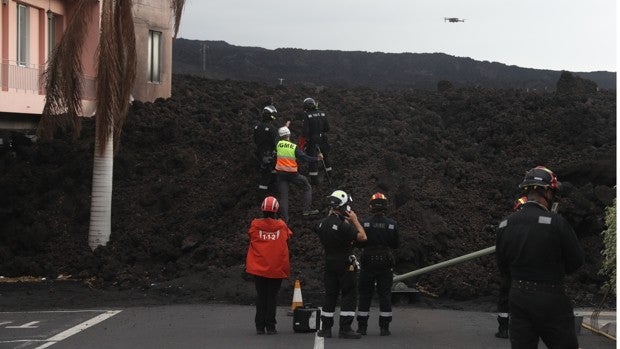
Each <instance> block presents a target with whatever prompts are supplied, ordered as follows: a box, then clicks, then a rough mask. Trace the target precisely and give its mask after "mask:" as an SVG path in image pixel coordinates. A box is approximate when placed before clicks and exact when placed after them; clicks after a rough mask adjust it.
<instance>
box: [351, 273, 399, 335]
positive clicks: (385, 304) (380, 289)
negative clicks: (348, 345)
mask: <svg viewBox="0 0 620 349" xmlns="http://www.w3.org/2000/svg"><path fill="white" fill-rule="evenodd" d="M393 277H394V274H393V273H392V269H376V270H375V269H364V268H362V270H361V272H360V280H359V293H360V300H359V306H358V308H357V310H358V314H357V323H358V324H359V325H360V326H363V327H366V326H368V317H369V314H368V312H369V311H370V303H371V301H372V296H373V294H374V293H375V282H376V283H377V296H378V297H379V327H381V328H387V327H389V325H390V322H392V302H391V299H390V298H391V296H392V279H393Z"/></svg>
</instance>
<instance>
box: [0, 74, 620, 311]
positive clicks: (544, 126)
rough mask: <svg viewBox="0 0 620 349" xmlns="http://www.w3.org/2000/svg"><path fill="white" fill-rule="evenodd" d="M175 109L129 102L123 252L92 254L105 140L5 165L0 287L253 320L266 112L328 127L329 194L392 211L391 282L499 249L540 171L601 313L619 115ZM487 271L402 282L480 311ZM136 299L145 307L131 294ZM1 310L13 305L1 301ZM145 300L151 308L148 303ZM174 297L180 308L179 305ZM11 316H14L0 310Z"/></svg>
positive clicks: (337, 95) (581, 283) (300, 241)
mask: <svg viewBox="0 0 620 349" xmlns="http://www.w3.org/2000/svg"><path fill="white" fill-rule="evenodd" d="M173 86H174V90H173V97H172V98H170V99H167V100H157V101H156V102H154V103H141V102H135V103H134V104H133V106H132V108H131V110H130V114H129V116H128V118H127V122H126V125H125V127H124V130H123V133H122V139H121V141H120V147H119V150H118V153H117V155H116V157H115V163H114V194H113V212H112V230H113V233H112V237H111V241H110V243H109V244H108V246H106V247H101V248H98V249H97V250H96V251H94V252H91V251H90V249H89V247H88V246H87V234H88V225H89V222H88V220H89V207H90V203H89V196H90V184H91V172H92V153H93V128H94V125H93V122H92V120H84V121H83V126H84V127H83V132H82V134H81V136H80V137H79V139H78V140H77V142H75V143H73V144H72V143H71V141H70V137H66V138H63V137H59V138H56V139H54V140H50V141H40V142H38V143H36V144H33V145H28V144H20V145H19V146H17V147H16V148H14V149H12V150H7V149H3V150H2V152H1V153H0V163H1V164H2V168H3V171H0V198H2V200H1V201H0V275H3V276H5V277H11V276H20V275H33V276H52V277H55V276H56V275H58V274H64V275H73V278H79V279H81V280H84V281H85V282H87V283H88V285H90V286H91V287H93V288H94V289H106V290H124V291H123V292H125V291H126V290H141V291H140V292H142V293H140V292H138V293H139V294H140V295H142V294H156V295H158V296H160V297H162V298H163V299H169V300H172V299H179V300H182V301H192V300H193V301H196V300H201V301H203V300H225V301H232V302H240V303H249V302H251V301H252V300H253V288H252V285H251V282H250V281H249V280H248V278H247V276H246V275H245V274H244V272H243V263H244V261H245V253H246V250H247V244H248V239H247V233H246V232H247V228H248V225H249V222H250V220H251V218H252V217H254V216H256V215H258V206H259V202H260V199H261V198H259V197H257V194H256V193H255V187H256V172H255V165H254V159H253V155H252V154H253V150H254V146H253V143H252V137H251V135H252V127H253V125H254V124H255V122H256V121H257V116H258V114H259V111H260V110H261V109H262V107H263V106H264V104H265V103H266V101H272V102H273V103H274V104H275V106H276V107H277V108H278V111H279V115H280V117H281V119H284V118H286V117H291V118H292V119H293V123H292V126H291V129H292V132H293V137H294V138H295V137H296V136H297V135H298V134H299V131H300V128H301V125H300V121H299V115H300V113H301V106H302V101H303V99H304V98H305V97H308V96H312V97H314V98H315V99H317V100H318V101H319V103H320V105H321V107H322V108H324V109H325V110H326V111H327V112H328V114H329V118H330V122H331V128H332V130H331V132H330V135H329V136H330V141H331V145H332V159H333V164H334V176H333V178H332V180H333V182H334V184H333V185H331V186H330V185H328V183H326V182H323V183H322V184H321V185H319V186H318V187H316V188H315V190H314V202H315V204H316V206H318V207H321V206H322V205H323V198H324V197H325V196H326V195H328V194H329V193H330V192H331V191H332V190H334V189H336V188H338V189H343V190H345V191H347V192H349V193H351V194H352V196H353V198H355V201H354V209H355V210H356V211H357V212H358V214H359V215H360V216H365V215H367V214H368V211H367V201H366V200H367V198H368V197H369V195H371V194H372V193H373V192H375V191H377V190H380V191H383V192H385V194H386V195H387V196H388V197H389V198H390V199H391V207H392V212H391V215H392V216H393V217H394V218H395V219H397V220H398V221H399V223H400V226H401V237H402V244H401V248H400V249H399V250H398V252H397V253H396V256H397V260H398V262H397V267H396V270H395V271H396V272H397V273H399V274H400V273H404V272H408V271H410V270H413V269H417V268H420V267H425V266H427V265H430V264H433V263H437V262H441V261H444V260H447V259H450V258H454V257H457V256H460V255H463V254H467V253H471V252H474V251H476V250H479V249H483V248H486V247H489V246H492V245H493V244H494V241H495V240H494V239H495V236H494V233H493V229H492V226H493V225H494V224H496V223H497V222H498V221H499V220H500V219H501V218H502V216H504V215H505V214H507V213H508V212H509V211H510V209H511V207H512V204H513V201H514V200H515V199H516V198H517V197H518V194H519V192H518V189H517V185H518V183H519V182H520V180H521V178H522V175H523V173H524V171H525V170H527V169H529V168H531V167H533V166H536V165H546V166H548V167H549V168H551V169H553V170H554V171H555V172H556V173H557V174H558V176H559V179H560V181H562V182H563V183H564V188H565V190H564V192H563V193H562V199H561V205H560V212H561V213H563V215H564V216H565V217H566V218H567V219H568V220H569V222H570V223H571V224H572V225H573V227H574V228H575V230H576V232H577V235H578V237H579V239H580V242H581V243H582V245H583V246H584V249H585V251H586V252H587V260H586V265H585V266H584V267H583V268H582V269H581V270H580V271H579V272H578V273H577V275H575V276H573V277H571V278H570V279H569V284H570V286H571V287H570V295H571V297H573V299H574V300H576V301H577V302H578V303H580V304H582V305H591V304H594V303H596V302H598V301H600V295H599V294H598V293H597V292H599V291H598V290H599V289H600V286H601V285H602V283H603V281H604V280H603V277H602V276H600V275H598V273H597V272H598V270H599V268H600V265H601V253H600V251H601V250H602V248H603V247H602V241H601V237H600V233H601V231H602V230H603V229H604V226H603V215H604V208H605V206H606V205H608V204H609V203H610V202H611V200H612V199H613V198H614V197H615V189H614V186H615V185H616V172H615V171H616V170H615V169H616V138H615V136H616V99H615V93H613V92H607V91H601V92H596V93H589V94H588V95H587V97H584V96H583V95H580V94H577V95H574V94H573V95H562V96H559V95H555V94H550V93H528V92H525V91H521V90H486V89H454V88H441V89H440V90H441V92H431V91H415V90H402V91H396V92H389V93H388V92H378V91H374V90H371V89H367V88H356V89H348V90H344V89H342V90H341V89H334V88H321V89H314V88H310V87H307V86H292V85H291V86H287V85H283V86H277V87H271V86H266V85H261V84H258V83H248V82H233V81H216V80H206V79H201V78H197V77H190V76H174V83H173ZM300 199H301V193H300V191H299V190H295V189H293V190H292V198H291V204H290V205H291V222H290V225H291V227H292V230H293V232H294V236H293V239H292V241H291V243H290V249H291V263H292V273H293V274H292V275H291V280H288V281H287V282H285V283H284V284H283V292H281V297H282V302H283V303H284V304H286V302H289V301H290V295H291V293H290V292H288V291H291V292H292V284H293V281H294V279H295V278H299V279H300V280H302V284H303V286H302V287H303V289H304V298H305V299H308V300H311V301H312V302H315V303H316V302H319V301H320V298H319V295H320V292H321V268H322V265H323V262H322V251H321V248H320V247H319V244H318V239H317V238H316V236H315V235H314V234H313V232H312V226H313V225H314V224H315V223H316V222H317V221H318V220H319V219H320V216H317V217H313V218H303V217H302V216H301V204H300ZM497 279H498V278H497V270H496V267H495V261H494V257H493V256H485V257H482V258H479V259H477V260H472V261H469V262H466V263H464V264H461V265H456V266H452V267H448V268H444V269H441V270H438V271H436V272H433V273H429V274H425V275H421V276H419V277H417V278H416V279H411V280H408V283H409V284H410V285H417V287H419V288H420V289H423V290H425V292H426V293H428V294H435V295H438V296H440V297H442V298H446V299H448V298H449V299H455V300H471V299H476V298H484V297H491V299H492V298H493V296H494V295H496V293H497V289H498V280H497ZM136 292H137V291H136ZM4 296H5V294H3V297H4ZM140 297H142V296H140ZM167 297H168V298H167ZM5 299H7V298H5Z"/></svg>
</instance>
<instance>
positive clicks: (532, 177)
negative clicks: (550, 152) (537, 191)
mask: <svg viewBox="0 0 620 349" xmlns="http://www.w3.org/2000/svg"><path fill="white" fill-rule="evenodd" d="M527 187H543V188H545V189H547V188H548V189H551V190H557V189H559V188H560V182H558V177H557V176H556V175H555V173H553V172H552V171H551V170H550V169H548V168H546V167H545V166H536V167H534V168H533V169H531V170H529V171H527V172H526V173H525V178H523V182H521V184H519V188H527Z"/></svg>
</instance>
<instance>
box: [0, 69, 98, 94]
mask: <svg viewBox="0 0 620 349" xmlns="http://www.w3.org/2000/svg"><path fill="white" fill-rule="evenodd" d="M44 72H45V66H40V65H34V64H31V65H21V64H17V62H15V61H8V63H7V62H6V61H5V62H0V93H2V91H14V92H23V93H32V94H39V95H44V94H45V75H44ZM95 97H96V85H95V78H94V77H90V76H84V75H83V76H82V98H83V99H86V100H94V99H95Z"/></svg>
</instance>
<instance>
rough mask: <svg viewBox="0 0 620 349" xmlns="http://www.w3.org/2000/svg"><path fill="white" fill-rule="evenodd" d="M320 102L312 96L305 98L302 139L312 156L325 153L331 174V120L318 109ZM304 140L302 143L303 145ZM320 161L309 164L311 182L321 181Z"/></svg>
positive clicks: (326, 166) (326, 164)
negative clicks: (328, 134)
mask: <svg viewBox="0 0 620 349" xmlns="http://www.w3.org/2000/svg"><path fill="white" fill-rule="evenodd" d="M318 107H319V104H318V103H317V102H316V101H315V100H314V99H312V98H306V99H304V113H305V115H304V119H303V124H302V133H301V136H302V139H304V140H305V146H306V153H307V154H308V155H310V156H316V154H317V153H319V152H320V153H322V154H323V163H324V164H325V171H326V172H327V175H328V176H329V175H330V174H331V170H332V167H331V164H330V161H329V143H328V142H327V132H328V131H329V122H328V121H327V114H325V112H323V111H321V110H319V109H318ZM303 143H304V142H303V141H302V142H301V143H300V144H301V145H302V147H303ZM319 149H320V151H319ZM318 167H319V166H318V162H316V161H313V162H310V163H309V164H308V177H310V183H311V184H314V185H315V184H318V183H319V180H318V179H319V177H318V176H319V168H318Z"/></svg>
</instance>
